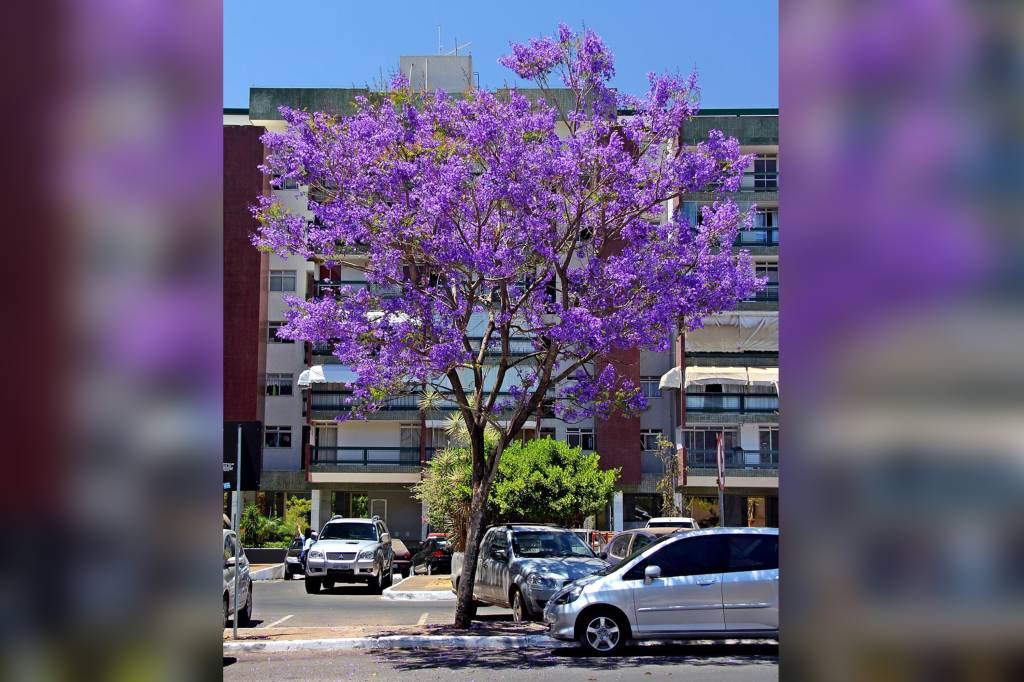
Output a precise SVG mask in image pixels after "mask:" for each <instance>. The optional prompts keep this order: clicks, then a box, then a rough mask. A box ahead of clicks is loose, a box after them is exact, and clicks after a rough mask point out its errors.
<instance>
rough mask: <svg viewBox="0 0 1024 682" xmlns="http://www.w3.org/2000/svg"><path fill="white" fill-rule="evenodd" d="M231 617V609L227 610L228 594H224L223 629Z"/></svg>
mask: <svg viewBox="0 0 1024 682" xmlns="http://www.w3.org/2000/svg"><path fill="white" fill-rule="evenodd" d="M230 617H231V609H229V608H228V593H227V592H225V593H224V627H227V626H228V619H229V618H230Z"/></svg>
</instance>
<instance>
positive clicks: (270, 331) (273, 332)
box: [267, 322, 295, 343]
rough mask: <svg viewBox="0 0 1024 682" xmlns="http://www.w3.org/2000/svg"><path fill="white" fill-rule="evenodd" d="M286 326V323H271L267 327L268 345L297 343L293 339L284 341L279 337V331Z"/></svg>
mask: <svg viewBox="0 0 1024 682" xmlns="http://www.w3.org/2000/svg"><path fill="white" fill-rule="evenodd" d="M283 326H284V322H270V323H269V324H268V325H267V343H295V341H294V340H293V339H282V338H281V337H280V336H278V335H277V330H278V329H280V328H281V327H283Z"/></svg>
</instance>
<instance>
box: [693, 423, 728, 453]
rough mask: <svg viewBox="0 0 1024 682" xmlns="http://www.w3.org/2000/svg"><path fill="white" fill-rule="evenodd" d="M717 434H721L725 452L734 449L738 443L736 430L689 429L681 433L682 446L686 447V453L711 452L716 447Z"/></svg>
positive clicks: (719, 428)
mask: <svg viewBox="0 0 1024 682" xmlns="http://www.w3.org/2000/svg"><path fill="white" fill-rule="evenodd" d="M718 434H722V437H723V440H724V441H725V449H726V451H729V450H732V449H734V448H735V446H736V444H737V443H739V434H738V433H737V431H736V429H733V428H725V429H723V428H721V427H718V428H715V427H708V428H690V429H686V430H685V431H683V444H684V445H685V446H686V450H687V452H691V451H697V452H699V451H702V450H712V451H713V450H715V448H717V447H718V441H717V439H718Z"/></svg>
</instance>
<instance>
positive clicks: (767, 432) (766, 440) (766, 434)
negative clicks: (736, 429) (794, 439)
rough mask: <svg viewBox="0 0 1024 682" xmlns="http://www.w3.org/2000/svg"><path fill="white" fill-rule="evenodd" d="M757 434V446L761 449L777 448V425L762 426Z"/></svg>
mask: <svg viewBox="0 0 1024 682" xmlns="http://www.w3.org/2000/svg"><path fill="white" fill-rule="evenodd" d="M758 435H759V436H760V443H759V446H760V449H761V450H762V451H763V450H778V449H779V427H778V426H762V427H761V429H760V432H759V433H758Z"/></svg>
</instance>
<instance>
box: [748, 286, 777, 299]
mask: <svg viewBox="0 0 1024 682" xmlns="http://www.w3.org/2000/svg"><path fill="white" fill-rule="evenodd" d="M745 300H747V301H778V300H779V285H778V284H765V285H764V289H761V290H760V291H757V292H755V293H754V295H753V296H751V297H750V298H748V299H745Z"/></svg>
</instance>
